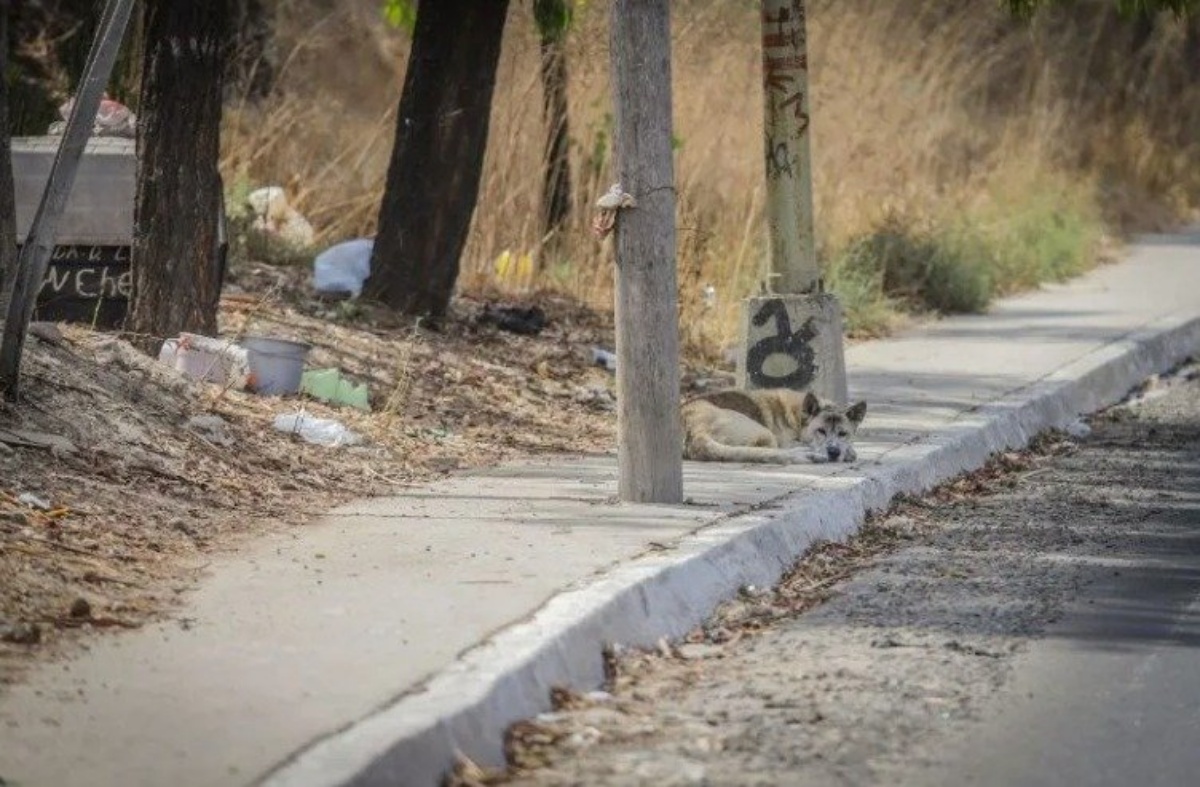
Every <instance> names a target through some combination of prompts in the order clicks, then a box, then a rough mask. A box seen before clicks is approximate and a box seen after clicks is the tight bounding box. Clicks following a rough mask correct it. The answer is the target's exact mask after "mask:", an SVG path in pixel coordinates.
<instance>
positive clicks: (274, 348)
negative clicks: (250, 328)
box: [242, 336, 312, 396]
mask: <svg viewBox="0 0 1200 787" xmlns="http://www.w3.org/2000/svg"><path fill="white" fill-rule="evenodd" d="M242 347H245V348H246V351H247V353H248V354H249V362H250V387H251V388H252V389H253V390H254V392H255V393H257V394H261V395H263V396H290V395H292V394H296V393H299V392H300V380H301V378H303V376H304V362H305V360H306V359H307V358H308V354H309V352H310V351H311V350H312V345H311V344H306V343H304V342H293V341H289V340H287V339H275V338H272V337H270V336H247V337H246V338H245V339H243V340H242Z"/></svg>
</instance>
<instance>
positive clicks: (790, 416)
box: [680, 388, 867, 464]
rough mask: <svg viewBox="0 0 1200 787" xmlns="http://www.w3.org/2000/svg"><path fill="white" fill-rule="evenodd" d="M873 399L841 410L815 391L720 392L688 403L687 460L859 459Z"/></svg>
mask: <svg viewBox="0 0 1200 787" xmlns="http://www.w3.org/2000/svg"><path fill="white" fill-rule="evenodd" d="M866 414H867V403H866V402H859V403H857V404H855V405H853V406H851V407H847V408H841V407H838V406H837V405H835V404H832V403H829V402H822V401H821V400H820V399H819V398H818V397H817V395H816V394H814V393H812V392H811V391H809V392H807V393H800V392H799V391H793V390H790V389H787V388H764V389H762V390H757V391H738V390H728V391H717V392H715V393H711V394H704V395H701V396H698V397H696V398H694V399H691V400H690V401H688V402H686V403H685V404H684V405H683V407H681V408H680V416H681V418H682V420H683V458H684V459H692V460H697V461H702V462H760V463H764V464H796V463H800V462H853V461H855V459H857V455H856V454H855V451H854V446H853V445H852V444H851V441H852V440H853V438H854V434H855V432H857V431H858V426H859V424H861V423H862V421H863V418H864V417H865V416H866Z"/></svg>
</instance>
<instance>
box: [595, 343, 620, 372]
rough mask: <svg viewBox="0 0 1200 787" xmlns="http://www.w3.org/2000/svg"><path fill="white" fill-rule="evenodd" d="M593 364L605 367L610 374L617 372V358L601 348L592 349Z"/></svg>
mask: <svg viewBox="0 0 1200 787" xmlns="http://www.w3.org/2000/svg"><path fill="white" fill-rule="evenodd" d="M592 363H594V364H595V365H596V366H603V367H604V368H605V369H608V370H609V371H610V372H615V371H616V370H617V356H616V355H615V354H613V353H610V352H609V351H608V350H603V349H601V348H599V347H593V348H592Z"/></svg>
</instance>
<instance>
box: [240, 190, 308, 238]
mask: <svg viewBox="0 0 1200 787" xmlns="http://www.w3.org/2000/svg"><path fill="white" fill-rule="evenodd" d="M246 201H247V202H249V203H250V208H251V209H252V210H253V211H254V228H255V229H257V230H259V231H261V232H265V233H267V234H268V235H274V236H276V237H278V238H280V239H282V240H285V241H287V242H288V243H290V244H292V245H293V246H297V247H299V248H306V247H308V246H311V245H312V244H313V240H314V239H315V238H316V232H314V230H313V227H312V225H311V224H309V223H308V219H306V218H304V216H302V215H301V214H300V211H298V210H296V209H295V208H293V207H292V206H291V205H289V204H288V201H287V196H286V195H285V194H284V192H283V189H282V188H280V187H279V186H267V187H265V188H261V189H255V190H254V191H252V192H250V195H249V196H248V197H247V198H246Z"/></svg>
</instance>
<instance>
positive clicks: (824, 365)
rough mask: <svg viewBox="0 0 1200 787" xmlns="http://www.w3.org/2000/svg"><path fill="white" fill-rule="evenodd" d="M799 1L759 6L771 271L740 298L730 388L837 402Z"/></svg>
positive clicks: (839, 380)
mask: <svg viewBox="0 0 1200 787" xmlns="http://www.w3.org/2000/svg"><path fill="white" fill-rule="evenodd" d="M804 5H805V4H804V0H763V2H762V42H763V91H764V94H765V95H764V98H765V103H766V114H765V128H764V136H765V147H764V151H765V160H766V174H767V226H768V233H769V236H770V237H769V240H770V268H769V272H768V275H767V281H766V283H765V284H766V287H765V290H766V293H765V294H764V295H761V296H757V297H752V298H749V299H747V301H746V303H745V304H744V309H743V313H742V340H741V343H740V345H739V347H738V369H737V376H738V384H739V386H741V387H743V388H747V389H753V388H773V387H783V388H794V389H807V390H812V391H814V392H816V393H817V394H819V395H821V396H824V397H827V398H830V399H834V400H836V401H838V402H845V400H846V365H845V359H844V353H843V349H842V312H841V308H840V306H839V305H838V303H837V300H836V299H835V298H834V297H833V296H832V295H831V294H829V293H826V292H825V291H824V287H823V282H822V279H821V270H820V267H819V266H818V264H817V254H816V243H815V238H814V233H813V196H812V163H811V157H810V152H809V133H808V132H809V117H810V116H809V101H808V46H807V32H806V29H805V8H804Z"/></svg>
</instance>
